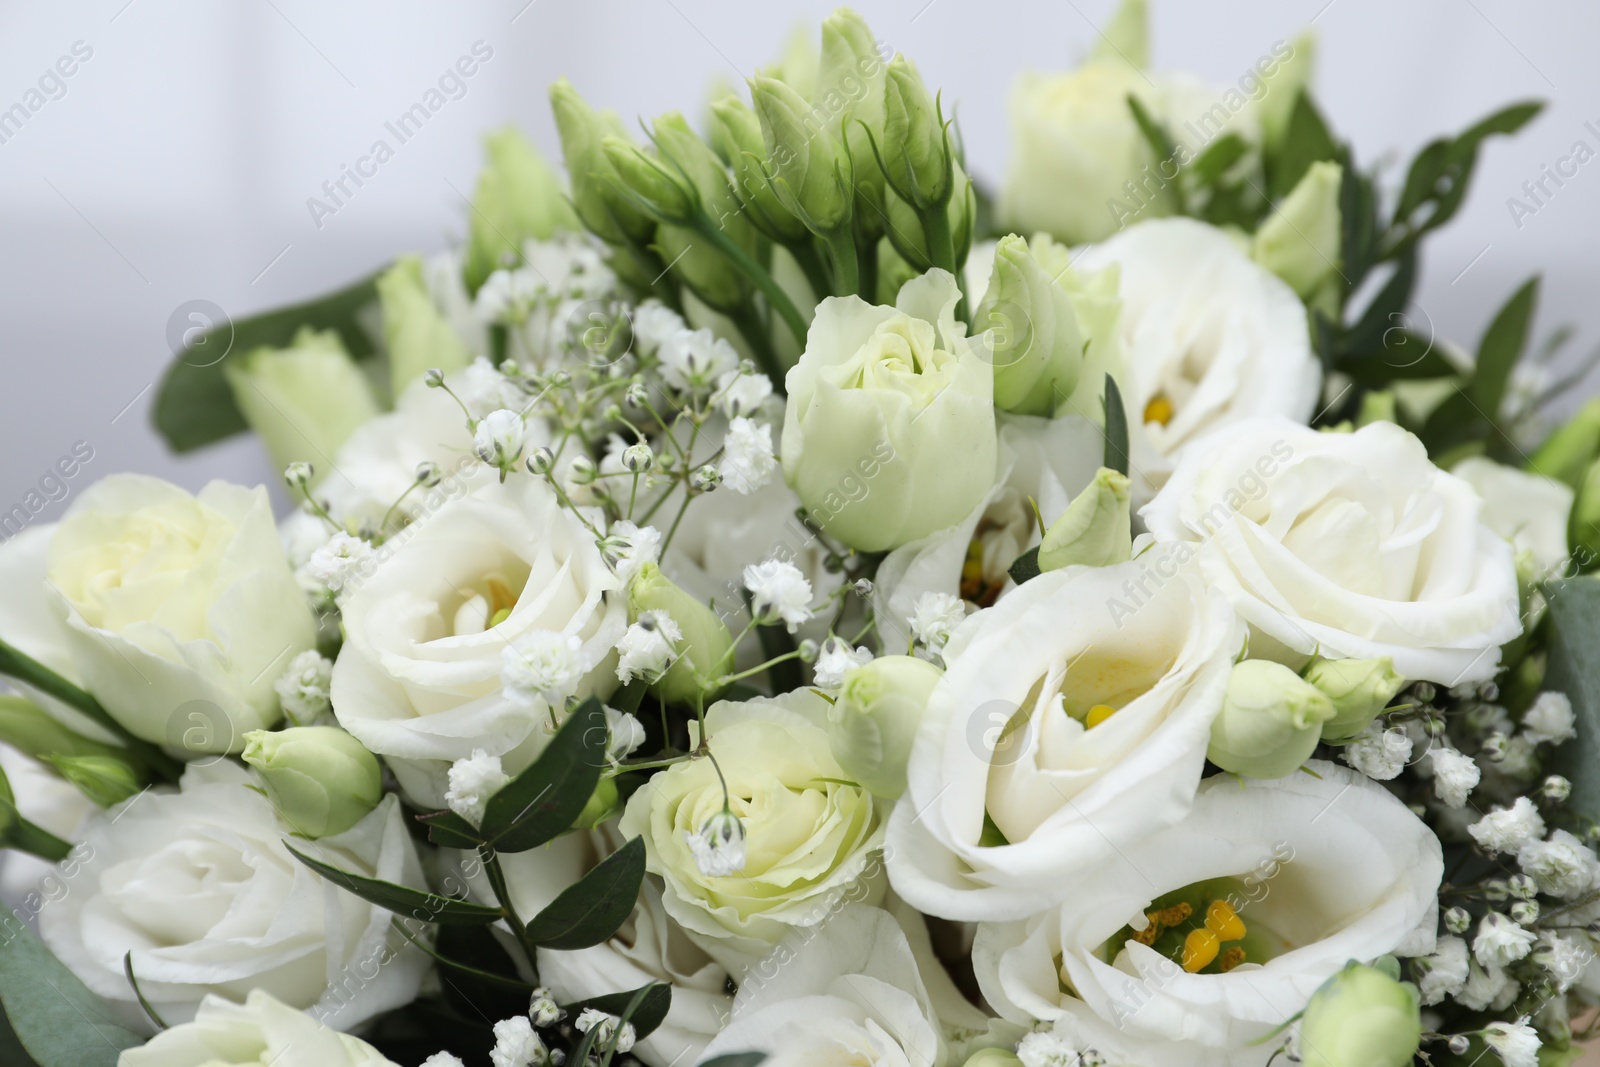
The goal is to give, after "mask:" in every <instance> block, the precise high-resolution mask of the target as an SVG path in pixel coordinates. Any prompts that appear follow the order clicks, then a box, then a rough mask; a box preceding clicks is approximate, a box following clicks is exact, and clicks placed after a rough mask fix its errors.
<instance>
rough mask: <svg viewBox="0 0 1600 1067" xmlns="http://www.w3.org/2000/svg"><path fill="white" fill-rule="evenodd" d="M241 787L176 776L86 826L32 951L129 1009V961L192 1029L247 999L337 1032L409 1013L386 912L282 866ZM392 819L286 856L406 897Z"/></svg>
mask: <svg viewBox="0 0 1600 1067" xmlns="http://www.w3.org/2000/svg"><path fill="white" fill-rule="evenodd" d="M252 785H255V786H259V785H260V781H259V779H258V778H257V777H256V776H255V775H254V774H252V773H250V772H249V771H247V770H246V769H244V768H243V767H240V766H239V765H237V764H234V763H231V762H228V761H220V762H217V763H214V764H211V765H209V766H205V767H201V766H199V765H198V764H190V766H189V768H188V770H187V771H185V772H184V776H183V780H182V781H181V782H180V784H179V791H177V792H154V791H148V792H145V793H140V794H138V795H137V796H135V797H132V798H130V799H129V800H127V801H124V802H123V803H122V804H121V805H118V806H117V807H115V808H113V809H111V810H110V811H109V812H106V813H105V814H103V815H101V816H100V817H98V818H97V819H95V820H94V821H93V822H92V823H91V824H90V825H89V827H88V828H87V829H86V831H85V832H84V835H83V840H84V842H85V843H86V848H87V850H88V851H87V858H85V859H84V860H83V861H82V862H81V863H80V864H79V873H78V876H77V878H76V879H75V880H74V882H73V884H72V892H71V893H69V894H67V895H66V896H64V897H62V899H60V900H58V901H56V902H54V903H52V904H51V905H50V906H49V907H47V908H44V909H42V910H41V911H40V913H39V924H40V934H41V935H42V936H43V938H44V940H45V943H46V944H47V945H48V946H49V947H50V949H51V951H53V952H54V953H55V954H56V956H57V957H59V958H60V959H61V961H62V962H63V963H65V964H66V965H67V966H68V967H70V968H71V969H72V972H73V973H74V974H76V975H77V976H78V977H79V978H81V979H82V980H83V982H84V984H86V985H87V986H88V987H89V988H90V989H92V990H93V991H94V992H96V993H98V994H99V995H100V996H102V997H105V998H106V999H108V1000H111V1001H114V1002H117V1003H121V1004H126V1005H128V1006H129V1008H130V1010H133V1005H134V993H133V989H132V987H131V986H129V984H128V980H127V976H126V974H125V973H124V971H123V956H124V955H126V954H127V953H129V952H131V953H132V954H133V971H134V973H135V974H136V975H138V976H139V988H140V989H141V990H142V991H143V993H144V995H145V997H146V998H147V999H149V1001H150V1002H151V1003H152V1004H153V1005H154V1006H155V1008H156V1010H157V1011H159V1012H160V1013H161V1015H162V1016H163V1017H164V1018H165V1019H166V1020H167V1022H169V1023H180V1022H186V1021H188V1020H190V1019H193V1018H195V1013H196V1009H197V1008H198V1007H199V1006H200V1003H201V1000H202V999H203V998H204V997H205V996H206V995H207V994H213V993H214V994H217V995H220V996H225V997H230V998H233V999H238V998H242V997H244V996H245V995H246V994H248V993H250V992H251V991H252V990H261V991H263V992H266V993H270V994H272V996H274V997H276V998H278V999H279V1000H281V1001H283V1002H284V1003H285V1004H288V1005H290V1006H291V1007H293V1008H296V1009H307V1010H309V1011H310V1012H311V1013H312V1015H313V1016H314V1017H315V1018H317V1019H319V1020H320V1021H321V1022H323V1023H325V1024H326V1025H327V1026H329V1027H331V1028H333V1029H336V1030H348V1029H351V1028H352V1027H354V1026H356V1025H357V1024H358V1023H360V1022H362V1021H364V1020H366V1019H369V1018H371V1017H372V1016H374V1015H376V1014H378V1013H379V1012H382V1011H386V1010H388V1009H390V1008H397V1007H399V1006H401V1005H403V1004H409V1003H410V1002H411V1001H412V1000H413V999H415V997H416V995H417V990H418V987H419V986H420V985H421V983H422V978H423V975H424V974H425V973H426V972H427V971H428V970H429V966H430V965H429V961H428V959H427V957H426V956H425V955H423V954H422V953H419V952H416V951H414V950H408V949H407V948H406V942H405V941H404V939H403V938H402V937H401V936H400V934H399V933H398V932H396V931H394V930H393V929H392V928H391V924H390V920H391V918H392V916H391V915H390V914H389V912H387V911H385V910H383V909H382V908H378V907H374V906H373V905H371V904H368V903H367V902H365V901H363V900H362V899H361V898H360V897H357V896H354V895H353V894H350V893H346V892H344V891H342V890H339V889H338V888H337V887H335V886H333V885H332V884H330V883H328V882H326V881H324V880H323V879H322V877H321V876H320V875H318V874H316V873H314V872H313V871H311V870H310V869H308V868H307V867H305V866H304V865H303V864H301V863H300V861H299V860H297V859H295V858H294V857H293V856H291V855H290V854H289V852H288V850H287V849H285V847H284V840H285V839H286V838H288V836H289V834H290V832H291V831H292V830H293V829H294V828H293V827H292V826H289V825H288V824H286V823H285V822H284V821H283V820H282V819H281V818H279V817H278V815H277V813H276V812H275V811H274V810H273V807H272V802H271V801H270V800H268V799H267V798H266V796H265V795H263V794H262V793H260V792H257V791H256V790H254V789H250V788H248V787H249V786H252ZM405 822H406V820H405V817H404V816H403V815H402V814H401V811H400V800H399V797H396V796H388V797H385V798H384V799H383V802H382V803H380V804H379V805H378V807H377V808H376V809H375V810H374V811H372V812H371V813H370V814H368V815H367V816H366V817H365V818H363V819H362V820H361V821H360V822H358V823H357V824H356V825H355V826H353V827H351V828H350V829H349V830H346V831H344V832H343V833H340V834H334V835H331V836H328V837H323V838H319V839H318V840H317V841H316V842H314V843H308V842H305V841H295V842H294V844H295V847H296V848H299V849H301V851H304V852H308V853H309V854H310V855H311V856H313V857H315V858H317V859H320V860H322V861H323V862H325V863H331V864H333V865H334V866H336V867H340V868H343V869H344V870H347V871H351V872H353V873H355V874H358V875H364V876H366V877H370V878H379V879H382V880H384V881H388V882H397V883H399V884H402V885H408V886H411V887H413V888H419V889H420V888H422V887H423V885H424V884H425V883H424V880H423V875H422V867H421V864H420V863H419V862H418V860H417V853H416V848H415V846H414V845H413V844H412V841H411V837H410V835H409V834H408V833H407V832H406V828H405ZM176 886H181V887H183V888H182V890H181V891H179V890H175V889H174V887H176ZM357 976H360V977H359V978H357ZM347 979H348V981H347ZM163 1062H165V1061H163ZM333 1062H338V1061H333Z"/></svg>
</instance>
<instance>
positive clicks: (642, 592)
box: [628, 563, 733, 701]
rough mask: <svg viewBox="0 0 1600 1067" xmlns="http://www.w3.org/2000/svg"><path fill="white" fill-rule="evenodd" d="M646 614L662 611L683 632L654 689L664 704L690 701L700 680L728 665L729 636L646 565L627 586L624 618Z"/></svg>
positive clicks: (717, 621)
mask: <svg viewBox="0 0 1600 1067" xmlns="http://www.w3.org/2000/svg"><path fill="white" fill-rule="evenodd" d="M647 611H664V612H666V613H667V614H668V615H670V616H672V621H673V622H675V623H677V624H678V629H680V630H682V631H683V639H682V641H681V642H679V644H678V647H677V652H678V653H679V655H678V658H677V659H676V660H675V661H673V664H672V666H671V667H670V668H668V670H667V673H666V674H664V675H662V676H661V680H660V681H658V682H656V684H655V686H654V688H655V691H656V692H657V694H659V695H660V696H661V698H662V699H664V700H667V701H691V700H693V699H694V698H695V697H696V696H697V695H699V694H701V693H705V694H706V695H707V696H709V695H710V692H711V691H708V690H703V689H702V688H701V685H700V682H699V681H698V680H697V679H696V675H697V674H698V675H699V676H700V677H703V678H705V679H707V680H708V681H711V680H713V679H714V676H716V675H720V674H721V673H723V672H724V671H726V669H727V668H728V666H729V665H730V664H731V663H732V660H731V659H730V658H729V656H728V653H729V651H730V650H731V649H732V648H733V636H732V635H731V634H729V633H728V628H727V626H725V625H723V622H722V619H721V618H720V617H719V616H718V615H717V613H716V612H714V611H712V610H711V609H710V608H709V607H707V606H706V605H705V604H703V603H701V602H700V601H698V600H696V599H695V598H694V597H692V596H690V595H689V594H688V593H685V592H684V591H683V590H682V589H680V588H678V587H677V585H675V584H673V582H672V581H671V579H669V578H668V577H667V576H666V575H664V574H662V573H661V568H660V567H657V566H656V565H655V564H654V563H646V564H645V565H644V566H643V567H641V568H639V573H638V575H636V576H635V577H634V579H633V584H632V585H630V586H629V587H628V618H629V619H630V620H637V619H638V618H639V617H640V616H641V615H643V614H644V613H645V612H647Z"/></svg>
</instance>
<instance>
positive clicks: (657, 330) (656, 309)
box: [633, 297, 687, 356]
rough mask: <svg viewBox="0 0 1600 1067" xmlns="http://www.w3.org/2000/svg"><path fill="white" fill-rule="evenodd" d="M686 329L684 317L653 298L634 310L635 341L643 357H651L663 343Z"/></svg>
mask: <svg viewBox="0 0 1600 1067" xmlns="http://www.w3.org/2000/svg"><path fill="white" fill-rule="evenodd" d="M686 329H687V327H686V326H685V325H684V322H683V316H682V315H679V314H678V313H677V312H676V311H673V310H672V309H671V308H669V307H667V305H665V304H663V303H662V302H661V301H659V300H656V299H655V298H653V297H652V298H651V299H649V300H646V301H645V302H644V303H642V304H640V305H639V306H638V307H636V308H634V309H633V341H634V346H635V347H636V348H637V349H638V350H639V352H640V354H641V355H646V356H648V355H650V354H651V353H653V352H655V351H656V350H657V349H659V348H660V347H661V342H663V341H665V340H666V339H667V338H668V337H671V336H672V335H673V334H675V333H678V332H679V331H682V330H686Z"/></svg>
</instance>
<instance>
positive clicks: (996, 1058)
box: [962, 1048, 1022, 1067]
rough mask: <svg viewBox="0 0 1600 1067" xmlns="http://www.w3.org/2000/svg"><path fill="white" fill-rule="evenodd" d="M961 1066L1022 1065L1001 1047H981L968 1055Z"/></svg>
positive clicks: (996, 1066)
mask: <svg viewBox="0 0 1600 1067" xmlns="http://www.w3.org/2000/svg"><path fill="white" fill-rule="evenodd" d="M962 1067H1022V1061H1021V1060H1019V1059H1018V1058H1017V1057H1016V1054H1015V1053H1011V1052H1007V1051H1006V1050H1005V1049H1002V1048H982V1049H979V1050H978V1051H977V1052H974V1053H973V1054H972V1055H971V1056H968V1057H967V1062H966V1063H965V1064H963V1065H962Z"/></svg>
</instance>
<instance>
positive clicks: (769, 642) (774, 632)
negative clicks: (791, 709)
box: [746, 603, 803, 693]
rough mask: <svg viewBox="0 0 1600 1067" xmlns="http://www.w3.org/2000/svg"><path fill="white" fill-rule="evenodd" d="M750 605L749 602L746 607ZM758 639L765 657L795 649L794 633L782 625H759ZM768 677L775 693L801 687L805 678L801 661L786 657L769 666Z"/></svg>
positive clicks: (782, 654)
mask: <svg viewBox="0 0 1600 1067" xmlns="http://www.w3.org/2000/svg"><path fill="white" fill-rule="evenodd" d="M748 606H749V605H748V603H747V604H746V607H748ZM756 640H757V641H758V642H759V643H760V645H761V655H762V658H763V659H769V660H773V659H777V658H778V657H780V656H787V655H789V653H791V652H793V651H794V650H795V643H794V634H792V633H790V632H789V631H788V630H787V629H786V628H784V627H782V626H757V627H756ZM767 678H768V679H769V680H770V681H771V682H772V690H773V692H775V693H788V692H791V691H793V690H795V689H799V688H800V683H801V681H802V680H803V677H802V675H801V673H800V661H799V660H797V659H786V660H784V661H783V662H782V663H778V664H775V665H774V666H772V667H769V668H767Z"/></svg>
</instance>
